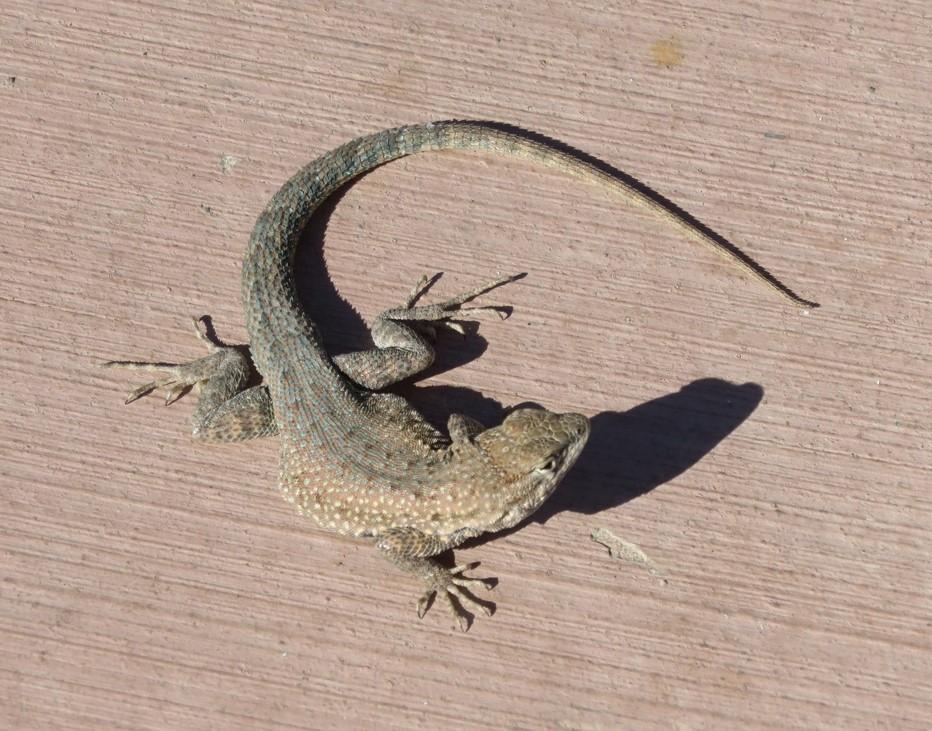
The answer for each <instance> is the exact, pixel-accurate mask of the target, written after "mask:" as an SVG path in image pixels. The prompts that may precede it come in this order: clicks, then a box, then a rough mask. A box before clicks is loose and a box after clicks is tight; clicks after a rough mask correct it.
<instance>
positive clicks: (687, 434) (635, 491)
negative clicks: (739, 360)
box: [464, 378, 764, 547]
mask: <svg viewBox="0 0 932 731" xmlns="http://www.w3.org/2000/svg"><path fill="white" fill-rule="evenodd" d="M763 395H764V389H763V388H762V387H761V386H760V385H758V384H756V383H744V384H734V383H729V382H728V381H724V380H722V379H718V378H703V379H700V380H697V381H693V382H692V383H689V384H687V385H686V386H684V387H683V388H681V389H680V390H679V391H676V392H674V393H670V394H667V395H665V396H660V397H659V398H656V399H653V400H651V401H647V402H645V403H643V404H640V405H639V406H635V407H634V408H632V409H629V410H628V411H603V412H602V413H600V414H597V415H596V416H594V417H593V418H592V420H591V421H592V432H591V434H590V437H589V442H588V444H587V445H586V447H585V449H584V450H583V453H582V454H581V455H580V457H579V461H578V462H577V464H576V465H575V466H574V467H573V469H572V470H571V471H570V472H569V474H568V475H567V476H566V478H565V479H564V481H563V483H562V484H561V485H560V486H559V487H558V488H557V490H556V492H554V494H553V495H552V496H551V498H550V499H549V500H548V501H547V502H545V503H544V505H543V506H542V507H541V508H540V510H538V511H537V512H536V513H534V514H533V515H531V516H530V517H529V518H527V519H526V520H524V521H522V522H521V523H519V524H518V525H516V526H514V527H513V528H511V529H509V530H507V531H503V532H500V533H496V534H494V535H488V536H479V537H477V538H474V539H472V540H470V541H468V542H467V543H466V544H464V547H470V546H477V545H481V544H483V543H485V542H486V541H488V540H491V539H494V538H496V537H499V536H502V535H507V534H510V533H513V532H515V531H517V530H520V529H521V528H522V527H524V526H525V525H527V524H528V523H530V522H536V523H546V522H547V521H548V520H549V519H550V518H552V517H553V516H554V515H557V514H558V513H562V512H564V511H570V512H574V513H582V514H585V515H593V514H595V513H598V512H601V511H603V510H608V509H610V508H614V507H618V506H619V505H623V504H624V503H626V502H628V501H629V500H633V499H634V498H636V497H639V496H641V495H644V494H646V493H648V492H650V491H651V490H653V489H654V488H656V487H659V486H660V485H662V484H664V483H665V482H668V481H670V480H672V479H673V478H675V477H676V476H678V475H680V474H682V473H683V472H685V471H686V470H687V469H689V468H690V467H692V466H693V465H695V464H696V463H697V462H699V460H701V459H702V458H703V457H705V456H706V455H707V454H709V452H711V451H712V450H713V449H714V448H715V447H716V445H717V444H718V443H719V442H721V441H722V440H723V439H725V437H727V436H728V435H729V434H730V433H731V432H733V431H734V430H735V429H737V428H738V426H740V425H741V423H742V422H744V421H745V420H746V419H747V418H748V417H749V416H750V415H751V414H752V413H753V412H754V410H755V409H756V408H757V406H758V405H759V404H760V402H761V399H762V398H763ZM490 423H492V422H490Z"/></svg>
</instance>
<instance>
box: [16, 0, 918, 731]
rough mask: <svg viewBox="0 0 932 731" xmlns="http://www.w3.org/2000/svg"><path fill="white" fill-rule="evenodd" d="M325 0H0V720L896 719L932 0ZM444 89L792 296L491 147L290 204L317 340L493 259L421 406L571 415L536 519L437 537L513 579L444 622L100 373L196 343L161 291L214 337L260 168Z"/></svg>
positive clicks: (914, 588) (564, 723)
mask: <svg viewBox="0 0 932 731" xmlns="http://www.w3.org/2000/svg"><path fill="white" fill-rule="evenodd" d="M314 5H315V4H314V3H306V2H298V0H293V2H292V3H291V4H290V5H284V4H278V5H270V4H265V3H239V2H237V3H212V4H211V8H210V9H209V10H192V9H191V7H194V4H189V3H183V2H180V1H178V0H174V1H170V2H165V3H158V4H135V3H128V2H113V3H98V2H89V0H78V2H77V3H72V4H64V3H57V2H49V3H33V2H24V1H22V0H7V1H6V2H4V3H3V6H2V8H0V126H2V129H3V139H2V143H0V256H2V259H0V368H2V370H3V386H2V388H0V399H2V411H3V420H2V433H0V479H2V487H0V510H2V516H3V530H2V532H0V578H2V583H0V726H3V727H4V728H16V729H39V728H43V729H54V728H69V729H78V728H80V729H100V728H107V729H133V730H134V731H136V730H139V729H168V728H199V729H201V728H203V729H207V728H217V729H221V728H222V729H228V728H249V729H280V728H296V729H297V728H324V727H326V728H332V727H341V728H351V727H356V728H360V727H376V726H378V727H381V728H395V727H397V728H436V727H438V726H439V725H443V726H445V727H448V728H482V727H493V728H496V727H506V728H541V727H543V728H565V729H616V728H636V729H651V728H657V729H671V728H676V729H702V728H709V729H712V728H715V729H719V728H768V729H769V728H817V727H823V728H832V729H839V728H845V729H877V728H883V729H923V728H928V727H929V725H930V723H932V685H930V678H932V640H930V616H932V567H930V560H929V559H930V555H932V535H930V527H932V497H930V485H932V457H930V445H932V434H930V417H929V414H930V411H932V409H930V406H932V404H930V400H932V366H930V351H932V345H930V337H932V318H930V304H932V287H930V282H932V264H930V250H932V248H930V244H932V242H930V234H929V230H930V225H929V224H930V222H929V210H930V194H929V180H930V178H932V162H930V157H929V149H930V144H932V122H930V119H932V102H930V96H929V92H928V82H929V78H930V73H932V61H930V58H932V35H930V34H929V27H930V24H932V13H930V10H929V5H928V3H925V2H921V1H919V0H907V1H906V2H901V3H898V4H897V5H896V8H895V9H890V6H889V3H886V2H880V0H877V1H876V2H864V3H855V4H852V3H849V2H841V1H835V2H823V3H818V4H817V5H816V7H818V10H817V11H813V10H810V9H809V8H810V7H812V4H811V3H804V2H791V3H786V2H777V0H770V1H769V2H766V3H764V4H757V5H758V6H759V7H758V9H756V10H754V11H753V14H749V11H748V10H747V9H746V8H747V4H745V3H740V2H725V3H705V4H703V3H687V4H683V5H682V6H680V7H671V4H670V3H661V2H654V1H651V0H648V1H646V2H636V3H624V4H622V3H618V4H617V5H618V6H619V7H621V6H624V7H625V8H626V9H618V8H615V9H610V8H609V9H606V8H604V7H599V6H596V5H592V4H587V3H581V4H575V5H574V4H571V3H560V4H556V3H554V4H549V3H536V2H530V1H526V2H525V1H522V0H519V2H516V3H509V4H507V9H503V8H501V7H500V5H499V4H496V3H482V2H474V1H470V2H466V1H465V0H454V2H452V3H446V4H445V5H446V7H444V9H442V10H440V9H439V6H438V5H437V4H435V3H426V2H402V3H384V4H379V3H377V2H347V3H321V4H320V5H319V7H314ZM451 117H466V118H484V119H492V120H496V121H501V122H510V123H515V124H519V125H522V126H525V127H528V128H531V129H534V130H536V131H538V132H541V133H544V134H547V135H551V136H555V137H558V138H560V139H561V140H563V141H565V142H567V143H569V144H572V145H574V146H576V147H578V148H581V149H583V150H585V151H587V152H589V153H591V154H593V155H596V156H598V157H600V158H602V159H604V160H605V161H607V162H610V163H612V164H614V165H617V166H618V167H621V168H622V169H624V170H626V171H627V172H629V173H631V174H633V175H635V176H637V177H639V178H641V179H642V180H644V181H645V182H647V183H649V184H651V185H652V186H653V187H654V188H656V189H657V190H658V191H660V192H661V193H663V194H664V195H666V196H668V197H669V198H671V199H673V200H674V201H676V202H677V203H679V204H680V205H681V206H683V207H684V208H686V209H687V210H689V211H690V212H691V213H693V214H694V215H695V216H697V217H698V218H700V219H702V220H703V221H705V222H706V223H707V224H709V225H710V226H712V227H713V228H715V229H716V230H717V231H719V232H720V233H722V234H724V235H726V236H728V237H730V238H732V239H733V240H734V241H736V242H738V243H741V244H743V245H744V246H745V247H746V249H747V250H748V251H749V253H751V254H753V255H754V256H756V257H757V258H758V259H759V260H760V261H761V262H762V263H763V264H765V265H766V266H768V267H769V268H770V269H772V270H773V271H774V272H775V273H777V274H778V275H780V276H781V277H782V278H783V279H784V280H785V281H786V282H787V283H788V284H790V285H791V286H793V287H794V288H796V289H797V290H798V291H799V292H800V293H801V294H802V295H804V296H806V297H811V298H813V299H816V300H818V301H820V302H822V304H823V307H822V308H821V309H819V310H816V311H814V312H812V313H810V314H808V315H807V314H804V313H801V312H799V311H796V310H794V309H793V308H789V307H786V306H784V305H783V304H782V303H781V302H780V301H778V300H777V299H776V298H774V297H773V296H772V294H771V293H769V292H767V291H765V290H763V289H762V288H760V287H759V286H757V285H756V284H754V283H752V282H750V281H748V280H747V279H745V278H744V277H742V276H741V275H737V274H735V273H734V272H732V271H731V270H729V269H727V268H726V267H725V266H724V264H723V262H722V261H721V260H719V259H718V258H716V257H714V256H713V255H710V254H709V253H707V252H706V251H704V250H702V249H701V248H698V247H697V246H695V245H694V244H692V243H690V242H689V241H686V240H684V239H683V238H682V237H681V236H680V235H679V234H678V233H677V232H676V231H674V230H670V229H668V228H666V227H664V226H663V225H662V224H660V223H658V222H657V221H655V220H654V219H652V218H651V217H650V216H649V215H648V214H646V213H644V212H641V211H638V210H635V209H631V208H626V207H624V206H622V205H619V204H618V203H617V202H616V201H612V200H610V199H607V198H605V197H603V196H601V195H599V194H598V193H597V192H595V191H593V190H591V189H589V188H587V187H586V186H584V185H582V184H580V183H578V182H577V181H574V180H568V179H565V178H563V177H561V176H560V175H558V174H556V173H550V172H547V171H543V172H542V171H540V170H537V169H534V168H532V167H530V166H529V165H527V164H525V163H520V162H507V161H502V160H497V159H490V158H485V157H482V156H478V155H471V154H447V155H433V156H429V155H424V156H420V157H418V158H414V159H410V160H407V161H403V162H400V163H395V164H392V165H389V166H386V167H384V168H382V169H379V170H377V171H375V172H374V173H372V174H370V175H369V176H367V177H366V178H364V179H363V180H362V181H360V182H359V183H357V184H356V185H354V186H352V187H351V188H349V189H348V190H347V191H346V192H345V194H344V195H343V196H342V198H341V199H340V200H339V202H338V203H337V204H336V205H335V206H331V207H330V208H329V209H328V210H326V211H323V215H322V216H321V217H320V219H319V220H318V221H317V222H315V224H314V226H313V229H312V231H311V233H310V235H309V236H308V242H307V246H306V247H305V252H304V256H302V257H301V260H300V262H299V264H300V268H301V271H302V283H303V288H304V291H305V293H306V297H307V301H308V303H309V304H310V305H311V306H313V307H315V308H316V310H317V311H318V312H319V313H320V320H321V322H322V325H323V327H324V329H325V330H326V332H327V334H328V337H329V338H330V340H331V342H332V343H333V344H334V346H335V347H344V348H345V347H353V346H357V345H359V344H360V343H363V342H365V331H364V329H363V320H362V319H361V318H368V317H372V316H373V315H374V314H375V313H377V312H378V311H379V310H380V309H382V308H384V307H386V306H389V305H394V304H397V303H398V301H399V300H400V298H401V297H402V296H403V295H404V294H405V293H406V292H407V291H408V289H409V287H410V286H411V284H412V283H413V281H414V280H415V279H416V278H417V277H418V276H419V275H420V274H421V273H423V272H425V271H434V270H438V269H442V270H445V271H447V272H448V274H447V277H446V278H445V279H444V280H443V281H442V282H441V284H440V287H439V291H440V292H441V293H442V292H455V291H458V290H459V289H461V288H462V287H463V286H465V285H472V284H473V283H475V282H478V281H481V280H483V279H484V278H486V277H488V276H489V275H490V274H494V273H495V272H497V271H522V270H525V271H528V272H529V276H528V277H527V279H525V280H523V281H522V282H520V283H518V284H516V285H513V286H512V287H510V288H509V289H508V290H503V291H502V292H501V296H500V297H499V300H501V301H507V302H510V303H512V304H514V305H515V307H516V310H515V315H514V316H513V318H512V319H511V320H510V321H508V322H505V323H501V324H499V323H487V324H484V325H483V327H482V328H481V331H480V333H479V336H475V337H473V338H471V339H470V340H468V341H467V342H466V343H465V344H464V345H460V344H458V343H457V342H456V339H455V338H450V339H448V340H445V341H444V344H445V346H446V355H445V357H444V359H443V362H442V363H441V365H440V367H438V368H437V369H436V373H435V374H434V375H433V376H432V377H431V378H430V379H429V380H427V381H425V382H424V383H423V384H421V386H422V387H421V388H420V390H419V391H418V392H417V393H416V394H415V397H416V398H417V402H418V404H419V405H421V406H422V407H423V408H424V409H425V410H426V411H428V412H429V413H430V414H432V415H433V416H434V417H436V418H442V416H443V415H444V414H445V413H446V412H447V411H448V410H450V409H454V408H455V409H461V410H464V411H466V412H468V413H471V414H472V415H474V416H478V417H480V418H484V419H488V420H491V419H494V418H496V417H497V416H499V415H500V411H501V408H502V406H503V405H506V406H507V405H511V404H514V403H518V402H521V401H525V400H530V401H536V402H539V403H541V404H544V405H546V406H548V407H550V408H554V409H573V410H580V411H583V412H585V413H587V414H590V415H592V416H593V421H594V433H593V437H592V441H591V444H590V447H589V448H588V450H587V452H586V453H585V454H584V455H583V457H582V458H581V460H580V463H579V465H578V467H577V469H576V470H575V472H574V473H573V474H572V476H571V477H570V478H569V479H568V480H567V481H566V483H565V484H564V486H563V487H562V488H561V490H560V491H559V492H558V494H557V495H556V496H555V497H554V499H553V501H552V502H551V503H550V504H549V505H548V506H547V507H546V508H545V510H544V511H543V513H542V514H541V515H540V516H539V518H540V519H539V520H537V521H534V522H531V523H530V524H528V525H526V526H524V527H523V528H522V529H521V530H519V531H516V532H513V533H511V534H510V535H507V536H503V537H500V538H498V539H497V540H493V541H491V542H487V543H485V544H483V545H481V546H475V547H472V548H470V549H469V550H467V551H464V552H463V554H462V555H463V557H464V558H468V559H469V560H477V559H481V560H482V561H483V567H484V568H487V569H488V570H489V572H490V573H492V574H495V575H497V576H498V577H499V578H500V580H501V583H500V585H499V587H498V588H497V589H496V591H495V595H496V598H497V600H498V602H499V610H498V612H497V614H496V616H495V617H493V618H492V619H484V618H483V619H480V621H479V622H477V624H476V626H474V627H473V629H472V631H471V632H470V633H469V634H467V635H460V634H458V633H456V632H454V631H452V630H451V629H450V627H449V624H448V621H447V619H446V617H444V616H443V615H442V614H440V613H435V614H431V615H428V617H427V618H426V619H425V620H424V621H423V622H418V621H417V619H416V618H415V615H414V603H415V599H416V595H417V591H418V587H416V586H415V585H414V584H413V583H412V582H411V581H409V580H408V579H407V578H405V577H404V576H402V575H400V574H397V573H395V572H394V570H393V569H392V568H391V567H390V566H388V565H387V564H385V563H384V562H383V561H381V560H380V559H379V558H378V557H377V556H376V555H375V554H374V552H373V551H372V550H371V548H370V547H368V546H366V545H363V544H360V543H357V542H354V541H352V540H348V539H342V538H337V537H333V536H331V535H328V534H324V533H322V532H320V531H318V530H316V529H314V528H313V527H312V526H310V525H307V524H305V523H304V522H302V521H301V520H299V519H298V518H297V517H296V516H294V515H293V514H292V513H291V511H290V508H289V507H288V506H287V505H286V504H285V503H284V502H283V501H282V500H280V498H279V497H278V495H277V494H276V490H275V488H274V483H275V478H274V474H275V471H276V467H277V465H276V448H275V445H274V444H273V443H271V442H268V443H259V444H253V445H241V446H232V447H215V448H195V447H194V446H192V445H191V444H190V443H189V441H188V438H187V436H186V429H187V417H188V415H189V414H190V412H191V409H192V402H191V400H187V401H185V400H183V401H182V402H180V403H179V404H177V405H175V406H173V407H172V408H171V409H165V408H163V407H162V406H161V405H160V404H159V402H157V401H155V400H145V401H142V402H139V403H137V404H134V405H133V406H132V407H123V406H122V405H121V396H122V394H123V392H124V391H125V390H126V389H128V387H129V386H130V384H131V383H132V381H131V379H128V378H126V377H121V376H120V374H115V373H113V372H106V371H102V370H99V369H98V368H97V367H96V364H97V363H98V362H99V361H101V360H104V359H107V358H127V357H138V358H167V359H171V358H187V357H191V356H195V355H199V354H200V352H201V351H200V345H199V343H197V342H196V340H195V339H194V337H193V335H192V334H191V332H190V329H189V322H188V317H189V316H190V315H192V314H202V313H209V314H211V315H212V316H213V317H214V319H215V322H216V325H217V328H218V330H219V331H220V333H221V335H225V336H228V337H229V338H230V339H233V340H236V339H238V338H242V337H243V336H244V331H243V327H242V319H241V312H240V303H239V264H240V259H241V256H242V253H243V250H244V247H245V242H246V239H247V237H248V233H249V230H250V228H251V224H252V222H253V220H254V217H255V215H256V214H257V213H258V211H259V210H260V209H261V207H262V205H263V204H264V202H265V201H266V199H267V198H268V197H269V196H270V195H271V193H272V192H273V191H274V190H275V189H276V187H277V186H278V184H280V183H281V182H282V181H283V180H284V179H285V178H286V177H287V176H288V175H290V174H291V173H292V172H293V171H294V170H295V169H296V168H297V167H298V166H299V165H301V164H303V163H304V162H306V161H307V160H308V159H310V158H311V157H313V156H314V155H316V154H318V153H320V152H323V151H325V150H326V149H328V148H330V147H332V146H335V145H337V144H339V143H341V142H343V141H345V140H347V139H349V138H351V137H354V136H356V135H358V134H361V133H365V132H371V131H374V130H377V129H380V128H382V127H386V126H393V125H397V124H403V123H406V122H416V121H426V120H429V119H443V118H451ZM321 241H323V252H324V255H325V257H326V261H327V267H328V272H327V273H326V274H325V273H324V272H323V271H322V270H321V269H320V268H318V267H317V262H318V261H319V255H320V243H321ZM463 251H466V252H469V253H468V255H466V256H464V255H463V254H462V253H461V252H463ZM337 292H339V294H337ZM506 295H507V296H506ZM353 308H356V309H355V310H354V309H353ZM357 312H358V314H357ZM455 365H459V367H457V368H452V367H453V366H455ZM597 528H602V529H606V530H608V531H610V532H611V534H612V535H614V536H616V537H617V538H618V539H620V540H621V541H624V542H626V543H623V544H620V545H621V546H622V548H621V553H620V554H619V555H620V556H621V558H619V559H616V558H612V557H611V556H610V555H609V553H608V551H607V550H606V549H605V548H604V547H603V546H600V545H598V544H596V543H594V542H592V541H591V540H590V538H589V535H590V532H591V531H592V530H594V529H597ZM638 551H640V552H641V553H638Z"/></svg>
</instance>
